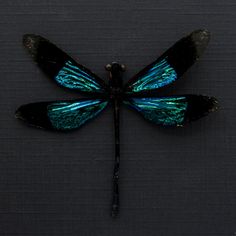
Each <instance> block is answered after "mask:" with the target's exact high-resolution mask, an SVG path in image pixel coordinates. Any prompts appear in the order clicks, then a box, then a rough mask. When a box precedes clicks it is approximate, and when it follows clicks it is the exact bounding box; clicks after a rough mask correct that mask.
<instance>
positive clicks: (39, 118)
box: [16, 99, 108, 131]
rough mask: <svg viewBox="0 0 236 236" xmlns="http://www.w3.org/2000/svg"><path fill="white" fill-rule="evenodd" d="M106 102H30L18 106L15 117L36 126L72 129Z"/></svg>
mask: <svg viewBox="0 0 236 236" xmlns="http://www.w3.org/2000/svg"><path fill="white" fill-rule="evenodd" d="M107 103H108V102H107V101H106V100H102V99H92V100H88V99H80V100H75V101H54V102H38V103H30V104H26V105H23V106H21V107H19V109H18V110H17V111H16V117H17V118H19V119H21V120H23V121H26V122H27V123H28V124H30V125H32V126H36V127H38V128H45V129H51V130H61V131H66V130H73V129H77V128H79V127H80V126H82V125H83V124H84V123H86V122H87V121H89V120H90V119H92V118H94V117H96V116H97V115H98V114H99V113H100V112H101V111H102V110H103V109H104V108H105V107H106V105H107Z"/></svg>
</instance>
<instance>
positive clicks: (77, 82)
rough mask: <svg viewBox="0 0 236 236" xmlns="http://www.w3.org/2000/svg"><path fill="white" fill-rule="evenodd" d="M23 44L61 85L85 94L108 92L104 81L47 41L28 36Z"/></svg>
mask: <svg viewBox="0 0 236 236" xmlns="http://www.w3.org/2000/svg"><path fill="white" fill-rule="evenodd" d="M23 44H24V46H25V47H26V48H27V49H28V51H29V53H30V54H31V56H32V57H33V59H34V60H35V61H36V62H37V63H38V66H39V67H40V68H41V69H42V70H43V71H44V73H46V74H47V75H48V76H49V77H51V78H52V79H54V80H55V81H56V82H57V83H58V84H59V85H61V86H63V87H66V88H69V89H73V90H78V91H80V92H84V93H103V92H104V91H105V90H106V85H105V83H104V81H103V80H101V79H100V78H99V77H98V76H97V75H95V74H94V73H92V72H91V71H90V70H88V69H86V68H85V67H84V66H82V65H80V64H78V63H76V62H75V60H73V59H72V58H71V57H70V56H68V55H67V54H66V53H65V52H63V51H62V50H61V49H59V48H58V47H57V46H55V45H54V44H52V43H51V42H49V41H48V40H47V39H45V38H43V37H41V36H39V35H34V34H26V35H24V37H23Z"/></svg>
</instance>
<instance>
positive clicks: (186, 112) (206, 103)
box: [125, 95, 218, 126]
mask: <svg viewBox="0 0 236 236" xmlns="http://www.w3.org/2000/svg"><path fill="white" fill-rule="evenodd" d="M125 103H126V104H128V105H129V106H131V107H132V108H133V109H135V110H137V111H138V112H139V113H140V114H141V115H142V116H143V117H144V118H145V119H147V120H149V121H151V122H153V123H155V124H158V125H162V126H183V125H185V124H186V123H188V122H190V121H193V120H197V119H199V118H201V117H203V116H206V115H207V114H209V113H210V112H212V111H215V110H216V109H217V104H218V102H217V100H216V99H215V98H213V97H207V96H202V95H183V96H170V97H161V98H150V97H148V98H131V99H129V100H127V101H125Z"/></svg>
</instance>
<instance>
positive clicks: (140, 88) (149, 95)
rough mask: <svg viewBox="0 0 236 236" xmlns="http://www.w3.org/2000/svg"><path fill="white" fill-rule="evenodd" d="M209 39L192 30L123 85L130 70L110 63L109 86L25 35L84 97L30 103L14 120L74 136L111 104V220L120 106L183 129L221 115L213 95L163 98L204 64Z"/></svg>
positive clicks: (55, 73) (116, 204) (61, 81)
mask: <svg viewBox="0 0 236 236" xmlns="http://www.w3.org/2000/svg"><path fill="white" fill-rule="evenodd" d="M209 40H210V33H209V31H208V30H205V29H199V30H195V31H193V32H192V33H190V34H188V35H187V36H185V37H183V38H182V39H180V40H179V41H177V42H176V43H175V44H174V45H173V46H172V47H170V48H169V49H168V50H167V51H166V52H164V53H163V54H162V55H161V56H160V57H159V58H158V59H156V60H155V61H154V62H152V63H151V64H149V65H148V66H146V67H145V68H144V69H142V70H141V71H140V72H139V73H137V74H136V75H135V76H133V77H132V78H131V79H130V80H129V81H128V82H127V83H126V84H124V85H123V81H122V74H123V72H124V71H125V69H126V66H125V65H123V64H119V63H118V62H112V63H111V64H107V65H106V66H105V69H106V70H107V71H108V74H109V79H108V81H107V82H105V81H104V80H102V79H101V78H100V77H99V76H97V75H96V74H94V73H93V72H92V71H90V70H89V69H87V68H86V67H84V66H83V65H81V64H79V63H77V62H76V61H75V60H74V59H72V58H71V57H70V56H69V55H68V54H66V53H65V52H63V51H62V50H61V49H59V48H58V47H57V46H56V45H54V44H53V43H51V42H50V41H49V40H47V39H45V38H43V37H42V36H40V35H35V34H26V35H24V36H23V45H24V46H25V48H26V49H27V50H28V52H29V53H30V55H31V56H32V58H33V60H34V61H35V62H36V63H37V64H38V66H39V67H40V68H41V69H42V71H43V72H44V73H45V74H46V75H47V76H48V77H50V78H51V79H53V80H54V81H55V82H56V83H57V84H58V85H59V86H61V87H64V88H67V89H70V90H74V91H77V92H78V93H80V95H83V98H81V97H79V98H78V99H75V100H70V101H68V100H66V101H65V100H58V101H50V102H37V103H29V104H26V105H22V106H20V107H19V108H18V109H17V110H16V113H15V116H16V118H18V119H20V120H23V121H25V122H26V123H27V124H29V125H31V126H35V127H38V128H44V129H48V130H58V131H70V130H74V129H78V128H80V127H81V126H83V125H84V124H85V123H87V122H88V121H90V120H91V119H93V118H95V117H96V116H98V114H100V113H101V112H102V111H103V110H104V109H105V108H106V107H107V106H108V105H111V107H112V108H113V113H114V140H115V148H114V149H115V150H114V154H115V160H114V171H113V178H112V183H113V184H112V185H113V191H112V193H113V194H112V203H111V216H112V217H116V216H117V215H118V212H119V208H120V199H119V171H120V107H121V105H122V104H125V105H127V106H129V107H130V108H131V109H133V110H136V111H137V112H138V113H139V114H141V115H142V116H143V117H144V118H145V119H146V120H148V121H150V122H153V123H155V124H157V125H160V126H168V127H178V126H180V127H182V126H184V125H185V124H187V123H189V122H191V121H194V120H197V119H199V118H201V117H203V116H206V115H207V114H209V113H210V112H213V111H215V110H217V108H218V101H217V99H216V98H214V97H210V96H205V95H194V94H186V95H172V96H158V92H159V91H160V90H159V88H161V87H164V86H167V85H169V84H171V83H172V82H175V81H176V80H178V79H179V78H180V77H181V76H182V75H183V74H184V72H186V71H187V69H188V68H189V67H190V66H192V65H193V64H194V62H195V61H197V60H198V59H199V57H200V56H201V55H202V53H203V52H204V51H205V49H206V47H207V45H208V42H209Z"/></svg>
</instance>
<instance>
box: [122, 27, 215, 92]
mask: <svg viewBox="0 0 236 236" xmlns="http://www.w3.org/2000/svg"><path fill="white" fill-rule="evenodd" d="M209 39H210V34H209V32H208V31H206V30H196V31H194V32H192V33H191V34H190V35H188V36H186V37H184V38H182V39H181V40H180V41H178V42H177V43H176V44H174V46H172V47H171V48H170V49H169V50H167V51H166V52H165V53H164V54H163V55H162V56H161V57H159V58H158V59H157V60H156V61H154V62H153V63H151V64H150V65H148V66H147V67H145V68H144V69H143V70H142V71H140V72H139V73H138V74H137V75H135V76H134V77H133V78H132V79H131V80H130V81H128V83H127V84H126V85H125V91H126V93H128V94H130V93H131V94H133V93H135V94H137V93H145V92H146V93H150V92H152V91H155V90H156V89H158V88H160V87H163V86H165V85H168V84H170V83H172V82H174V81H175V80H177V79H178V78H179V77H180V76H181V75H182V74H183V73H184V72H185V71H186V70H187V69H188V68H189V67H190V66H191V65H192V64H193V63H194V62H195V61H196V60H198V58H199V57H200V56H201V54H202V53H203V51H204V50H205V48H206V46H207V44H208V42H209Z"/></svg>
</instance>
